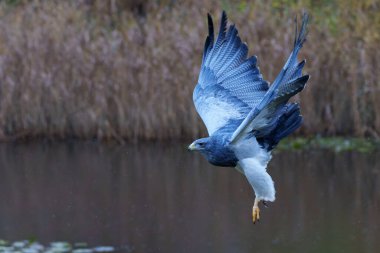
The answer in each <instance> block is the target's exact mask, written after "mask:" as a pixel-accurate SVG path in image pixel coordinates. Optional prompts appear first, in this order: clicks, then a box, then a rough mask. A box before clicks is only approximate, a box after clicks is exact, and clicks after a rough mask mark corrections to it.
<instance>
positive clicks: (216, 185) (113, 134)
mask: <svg viewBox="0 0 380 253" xmlns="http://www.w3.org/2000/svg"><path fill="white" fill-rule="evenodd" d="M222 10H226V11H227V14H228V16H229V22H230V23H235V24H236V25H237V28H238V29H239V34H240V36H241V38H242V40H243V41H246V42H247V43H248V46H249V50H250V51H249V54H250V55H252V54H255V55H257V56H258V60H259V66H260V69H261V71H262V73H263V76H264V78H265V79H266V80H268V81H273V80H274V79H275V77H276V75H277V74H278V73H279V72H280V70H281V68H282V67H283V65H284V63H285V61H286V59H287V57H288V56H289V54H290V52H291V50H292V47H293V39H294V34H295V28H294V18H295V16H297V15H298V17H300V16H301V14H302V12H303V11H308V12H309V14H310V16H311V20H310V24H309V36H308V41H307V42H306V44H305V45H304V48H303V49H302V50H301V54H300V59H302V58H305V59H306V60H307V63H306V67H305V71H306V72H307V73H308V74H310V75H311V79H310V81H309V82H308V84H307V87H306V89H305V90H304V91H303V92H302V93H301V94H300V95H299V96H297V97H296V98H295V100H296V101H298V102H300V103H301V111H302V114H303V116H304V124H303V125H302V127H301V128H300V129H299V130H298V131H297V132H296V133H295V134H294V135H293V137H294V136H296V137H297V138H295V139H294V138H290V139H286V140H284V141H283V142H282V143H281V145H280V146H279V147H278V149H277V150H276V151H275V152H274V156H273V157H274V158H273V161H272V162H271V163H270V164H269V171H270V174H271V175H272V177H273V179H274V181H275V185H276V189H277V196H276V197H277V200H276V202H274V203H271V204H270V206H269V208H267V209H262V213H261V221H260V223H259V224H256V225H253V224H252V222H251V207H252V204H253V198H254V195H253V192H252V189H251V187H250V185H249V184H248V183H247V181H246V179H245V178H244V177H243V176H242V175H241V174H239V173H237V172H236V171H235V170H233V169H230V168H227V169H225V168H216V167H213V166H211V165H210V164H208V163H207V161H205V159H203V157H201V156H200V155H199V154H190V153H188V152H187V150H186V147H187V145H188V144H189V142H190V141H192V140H193V139H194V138H199V137H202V136H205V135H206V129H205V127H204V125H203V123H202V121H201V120H200V118H199V116H198V115H197V113H196V111H195V108H194V105H193V102H192V92H193V89H194V86H195V84H196V82H197V79H198V72H199V67H200V64H201V57H202V50H203V45H204V40H205V38H206V36H207V32H208V31H207V18H206V17H207V13H208V12H210V13H211V14H212V16H213V17H214V23H215V24H217V26H219V18H220V15H221V12H222ZM379 49H380V1H379V0H362V1H353V0H330V1H329V0H318V1H311V0H268V1H258V0H257V1H248V0H247V1H245V0H221V1H217V0H205V1H198V0H183V1H178V0H151V1H143V0H136V1H133V0H65V1H62V0H45V1H44V0H0V200H1V205H0V252H8V253H9V252H26V253H42V252H50V253H52V252H54V253H66V252H71V251H73V252H75V253H91V252H110V251H120V252H144V253H146V252H153V253H157V252H165V253H166V252H205V253H206V252H207V253H210V252H218V253H219V252H226V253H230V252H262V253H265V252H268V253H269V252H271V253H272V252H294V253H298V252H299V253H301V252H302V253H303V252H315V253H319V252H344V253H347V252H380V242H379V240H378V238H380V140H379V139H380V103H379V100H380V82H379V78H378V77H377V76H378V75H379V73H380V50H379ZM57 241H60V242H57ZM102 245H103V246H104V245H105V246H107V247H99V246H102Z"/></svg>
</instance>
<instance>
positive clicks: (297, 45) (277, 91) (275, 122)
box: [230, 13, 309, 145]
mask: <svg viewBox="0 0 380 253" xmlns="http://www.w3.org/2000/svg"><path fill="white" fill-rule="evenodd" d="M307 23H308V15H307V13H304V15H303V17H302V25H301V30H300V32H299V33H298V32H297V27H298V26H297V20H296V37H295V39H294V49H293V51H292V53H291V54H290V56H289V58H288V60H287V62H286V64H285V66H284V67H283V68H282V70H281V72H280V74H279V75H278V76H277V78H276V79H275V81H274V82H273V84H272V85H271V86H270V88H269V89H268V91H267V92H266V93H265V96H263V98H262V100H261V101H260V103H259V104H258V105H257V106H256V107H255V108H254V109H253V110H251V111H250V112H249V114H248V115H247V117H246V118H245V119H244V121H243V122H242V123H241V124H240V126H239V127H238V128H237V129H236V131H235V132H234V133H233V134H232V136H231V140H230V141H231V142H237V141H238V140H239V139H241V138H242V137H243V138H244V136H245V135H246V134H248V133H254V135H255V136H256V138H264V139H265V138H267V137H268V136H270V137H271V138H272V140H270V143H271V144H269V145H275V144H276V143H278V141H279V140H280V139H281V138H283V137H285V136H286V135H288V134H290V133H291V132H293V131H294V130H295V129H297V128H298V127H299V126H300V124H301V122H302V117H301V115H300V113H299V107H298V105H297V104H287V102H288V100H289V99H290V98H291V97H292V96H294V95H295V94H297V93H299V92H300V91H302V90H303V88H304V87H305V84H306V82H307V81H308V80H309V75H304V76H302V68H303V66H304V64H305V60H303V61H301V62H298V61H297V55H298V52H299V50H300V49H301V48H302V45H303V43H304V42H305V41H306V35H307V29H306V28H307Z"/></svg>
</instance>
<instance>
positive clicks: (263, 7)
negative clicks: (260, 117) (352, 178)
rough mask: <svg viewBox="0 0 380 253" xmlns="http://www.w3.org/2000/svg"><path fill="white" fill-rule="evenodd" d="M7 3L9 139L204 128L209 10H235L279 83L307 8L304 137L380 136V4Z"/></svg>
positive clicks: (2, 51) (0, 65) (4, 126)
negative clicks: (202, 88) (195, 99)
mask: <svg viewBox="0 0 380 253" xmlns="http://www.w3.org/2000/svg"><path fill="white" fill-rule="evenodd" d="M6 2H7V1H6ZM8 2H9V3H4V2H1V4H0V130H1V131H0V137H2V138H3V139H7V138H11V137H21V136H25V137H33V136H44V137H49V138H67V137H75V138H99V139H114V138H116V139H169V138H184V137H186V138H187V137H195V136H200V135H204V134H205V131H204V129H205V128H204V126H203V124H202V122H201V121H200V119H199V117H198V116H197V114H196V112H195V109H194V106H193V104H192V90H193V88H194V86H195V83H196V80H197V76H198V70H199V65H200V60H201V54H202V48H203V41H204V39H205V36H206V33H207V27H206V20H205V16H206V13H207V11H209V10H212V13H213V14H214V17H217V18H219V13H220V11H221V10H222V9H226V10H227V11H228V14H229V17H230V20H232V21H233V22H235V23H236V24H237V25H238V28H239V32H240V34H241V36H242V38H243V39H244V40H245V41H247V42H248V45H249V46H250V53H251V54H253V53H254V54H256V55H257V56H258V57H259V61H260V62H259V64H260V68H261V70H262V72H263V73H264V76H265V77H266V79H268V80H269V81H273V80H274V78H275V76H276V74H277V73H278V72H279V70H280V69H281V67H282V65H283V63H284V62H285V60H286V58H287V56H288V54H289V52H290V50H291V47H292V40H293V36H294V29H293V17H294V15H295V13H300V12H301V10H302V8H303V7H305V8H306V9H308V10H309V12H310V13H311V15H312V18H313V19H312V24H311V26H310V36H309V39H308V42H307V43H306V44H305V48H304V50H303V51H302V57H304V58H306V59H307V60H308V62H307V69H306V70H307V72H308V73H310V74H311V77H312V78H311V80H310V83H309V84H308V87H307V89H306V90H305V91H304V92H303V93H302V95H301V96H300V97H299V98H297V99H298V100H300V101H301V104H302V112H303V115H304V117H305V124H304V126H303V127H302V129H301V131H300V132H299V133H301V134H304V135H311V134H323V135H355V136H371V137H376V138H379V135H380V130H379V129H380V104H379V103H377V101H378V100H379V99H380V92H379V91H380V82H379V81H378V79H377V78H376V75H377V74H378V73H380V62H379V61H380V52H379V46H378V45H379V42H380V27H379V24H380V22H379V21H380V15H379V13H380V4H379V2H378V1H368V3H366V1H364V2H363V3H360V4H358V3H356V2H349V3H348V2H346V1H339V0H337V1H333V4H331V5H327V6H326V4H323V3H320V4H319V5H318V4H315V3H313V4H311V3H309V2H308V1H306V0H305V1H297V2H296V1H289V0H288V1H275V0H273V1H269V2H268V3H267V4H262V3H259V1H257V2H256V1H255V2H254V3H253V4H248V3H246V2H245V1H223V4H221V3H219V2H218V1H212V0H209V1H205V2H206V3H204V5H201V4H200V3H201V2H198V1H195V0H186V1H182V2H178V1H169V0H168V1H160V2H156V1H151V2H150V3H145V1H122V0H94V1H86V0H82V1H21V0H20V1H8ZM322 2H323V1H322ZM318 3H319V2H318ZM336 9H339V10H340V11H339V13H338V14H336V12H335V11H334V10H336Z"/></svg>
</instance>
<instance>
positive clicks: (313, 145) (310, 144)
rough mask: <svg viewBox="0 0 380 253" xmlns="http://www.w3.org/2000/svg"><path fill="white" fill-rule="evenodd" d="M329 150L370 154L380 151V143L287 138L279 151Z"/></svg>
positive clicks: (344, 139) (339, 139) (281, 143)
mask: <svg viewBox="0 0 380 253" xmlns="http://www.w3.org/2000/svg"><path fill="white" fill-rule="evenodd" d="M305 149H328V150H332V151H335V152H344V151H357V152H360V153H369V152H373V151H376V150H380V142H379V141H374V140H373V139H363V138H342V137H330V138H326V137H313V138H304V137H297V138H286V139H285V140H283V141H281V142H280V144H279V145H278V150H280V151H281V150H305Z"/></svg>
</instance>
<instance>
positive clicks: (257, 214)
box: [252, 199, 260, 224]
mask: <svg viewBox="0 0 380 253" xmlns="http://www.w3.org/2000/svg"><path fill="white" fill-rule="evenodd" d="M252 221H253V224H255V223H256V221H260V208H259V200H257V199H255V204H254V205H253V207H252Z"/></svg>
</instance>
